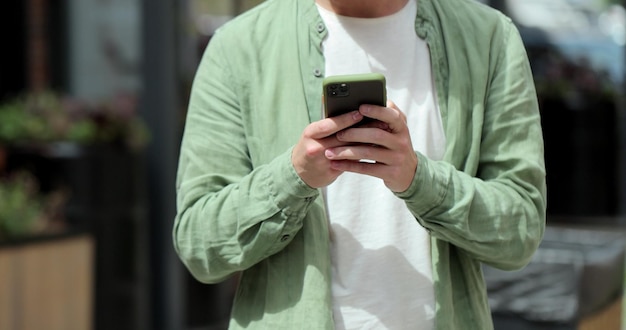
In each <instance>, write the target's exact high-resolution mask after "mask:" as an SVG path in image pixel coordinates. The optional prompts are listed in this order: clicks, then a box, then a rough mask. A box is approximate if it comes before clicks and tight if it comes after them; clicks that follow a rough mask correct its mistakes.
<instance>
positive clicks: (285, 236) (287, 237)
mask: <svg viewBox="0 0 626 330" xmlns="http://www.w3.org/2000/svg"><path fill="white" fill-rule="evenodd" d="M289 237H291V236H289V235H283V236H282V237H281V238H280V241H281V242H286V241H287V240H289Z"/></svg>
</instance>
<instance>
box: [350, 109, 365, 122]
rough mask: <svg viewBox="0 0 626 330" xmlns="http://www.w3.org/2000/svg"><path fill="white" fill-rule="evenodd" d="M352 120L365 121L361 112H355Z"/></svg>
mask: <svg viewBox="0 0 626 330" xmlns="http://www.w3.org/2000/svg"><path fill="white" fill-rule="evenodd" d="M352 119H354V120H361V119H363V115H362V114H361V113H360V112H358V111H355V112H353V113H352Z"/></svg>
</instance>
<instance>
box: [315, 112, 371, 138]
mask: <svg viewBox="0 0 626 330" xmlns="http://www.w3.org/2000/svg"><path fill="white" fill-rule="evenodd" d="M361 120H363V115H362V114H361V113H360V112H359V111H358V110H357V111H351V112H348V113H345V114H343V115H339V116H335V117H330V118H325V119H322V120H320V121H317V122H315V123H313V124H311V125H309V126H307V128H305V131H304V134H305V135H306V136H308V137H310V138H312V139H323V138H325V137H328V136H331V135H333V134H335V133H337V132H339V131H341V130H343V129H346V128H348V127H350V126H352V125H354V124H356V123H358V122H360V121H361Z"/></svg>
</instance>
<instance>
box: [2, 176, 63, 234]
mask: <svg viewBox="0 0 626 330" xmlns="http://www.w3.org/2000/svg"><path fill="white" fill-rule="evenodd" d="M64 201H65V198H64V197H63V194H62V193H61V192H55V193H53V194H48V195H44V194H42V193H41V192H40V190H39V186H38V183H37V179H36V178H35V177H34V176H33V175H32V174H30V173H28V172H25V171H19V172H16V173H12V174H10V175H7V176H5V177H3V178H0V241H15V240H19V239H23V238H26V237H32V236H37V235H45V234H53V233H55V232H58V231H59V229H61V227H62V222H61V221H60V219H59V216H60V215H61V214H62V212H61V209H62V208H63V206H64Z"/></svg>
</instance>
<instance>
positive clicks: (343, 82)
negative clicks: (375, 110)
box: [323, 73, 387, 118]
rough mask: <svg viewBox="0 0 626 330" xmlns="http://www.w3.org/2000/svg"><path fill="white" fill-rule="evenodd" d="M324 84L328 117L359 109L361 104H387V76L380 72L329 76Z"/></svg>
mask: <svg viewBox="0 0 626 330" xmlns="http://www.w3.org/2000/svg"><path fill="white" fill-rule="evenodd" d="M323 86H324V93H323V95H324V116H325V117H326V118H328V117H333V116H337V115H340V114H344V113H346V112H350V111H354V110H358V109H359V106H360V105H361V104H373V105H380V106H383V107H384V106H385V105H386V104H387V88H386V83H385V76H384V75H382V74H380V73H359V74H350V75H338V76H329V77H326V78H324V81H323Z"/></svg>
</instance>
